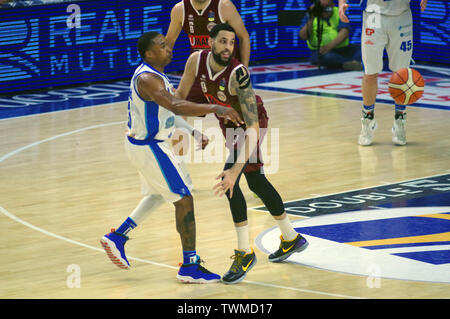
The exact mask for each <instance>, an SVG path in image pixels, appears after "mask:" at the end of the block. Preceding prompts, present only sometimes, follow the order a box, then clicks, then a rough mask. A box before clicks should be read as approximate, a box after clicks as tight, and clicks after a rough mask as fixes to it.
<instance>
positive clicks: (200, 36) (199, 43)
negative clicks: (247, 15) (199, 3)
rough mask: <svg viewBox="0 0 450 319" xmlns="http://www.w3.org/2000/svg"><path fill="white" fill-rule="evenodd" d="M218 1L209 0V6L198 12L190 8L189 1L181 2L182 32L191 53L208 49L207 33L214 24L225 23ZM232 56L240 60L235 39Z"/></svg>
mask: <svg viewBox="0 0 450 319" xmlns="http://www.w3.org/2000/svg"><path fill="white" fill-rule="evenodd" d="M220 1H221V0H211V2H210V3H209V5H208V6H207V7H206V8H204V9H203V10H202V11H201V12H199V11H198V10H196V9H195V8H194V7H193V6H192V4H191V0H183V8H184V18H183V31H184V32H185V33H186V34H187V36H188V38H189V45H190V46H191V53H193V52H195V51H199V50H203V49H210V47H209V44H208V39H209V31H211V29H212V28H214V26H215V25H216V24H220V23H225V21H223V20H222V17H221V15H220V11H219V4H220ZM233 55H234V56H235V57H236V58H237V59H239V58H240V52H239V46H238V39H237V38H236V42H235V44H234V50H233Z"/></svg>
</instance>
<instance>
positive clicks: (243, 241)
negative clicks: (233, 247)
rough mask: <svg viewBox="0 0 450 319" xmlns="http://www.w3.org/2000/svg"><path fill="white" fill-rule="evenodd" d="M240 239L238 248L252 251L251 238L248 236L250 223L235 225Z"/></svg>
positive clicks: (248, 251)
mask: <svg viewBox="0 0 450 319" xmlns="http://www.w3.org/2000/svg"><path fill="white" fill-rule="evenodd" d="M235 228H236V234H237V239H238V250H240V251H245V253H246V254H247V253H251V252H252V249H251V248H250V240H249V236H248V225H245V226H240V227H235Z"/></svg>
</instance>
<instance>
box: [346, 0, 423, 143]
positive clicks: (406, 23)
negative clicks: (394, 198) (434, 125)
mask: <svg viewBox="0 0 450 319" xmlns="http://www.w3.org/2000/svg"><path fill="white" fill-rule="evenodd" d="M360 5H361V7H362V8H363V10H364V11H363V26H362V33H361V55H362V60H363V64H364V76H363V81H362V97H363V110H362V118H361V133H360V135H359V138H358V144H359V145H370V144H372V140H373V135H374V132H375V129H376V128H377V121H376V119H375V118H374V116H375V115H374V111H375V102H376V96H377V92H378V73H380V72H381V71H382V70H383V53H384V49H386V51H387V54H388V58H389V69H391V71H397V70H399V69H401V68H407V67H409V65H410V63H411V60H412V52H413V20H412V14H411V8H410V0H361V1H360ZM426 5H427V0H420V6H421V8H422V11H424V10H425V7H426ZM347 9H348V4H347V0H339V18H340V19H341V20H342V21H343V22H346V23H348V22H349V20H348V18H347V16H346V15H345V11H346V10H347ZM392 142H393V143H394V144H397V145H405V144H406V106H405V105H398V104H395V116H394V123H393V125H392Z"/></svg>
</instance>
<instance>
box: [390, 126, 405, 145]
mask: <svg viewBox="0 0 450 319" xmlns="http://www.w3.org/2000/svg"><path fill="white" fill-rule="evenodd" d="M392 134H393V136H392V143H394V144H395V145H401V146H403V145H406V141H402V140H400V139H398V138H397V136H395V130H394V128H392Z"/></svg>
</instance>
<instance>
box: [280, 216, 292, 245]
mask: <svg viewBox="0 0 450 319" xmlns="http://www.w3.org/2000/svg"><path fill="white" fill-rule="evenodd" d="M276 221H277V222H278V226H279V227H280V231H281V234H282V235H283V239H284V240H287V241H290V240H293V239H294V238H295V237H297V232H296V231H295V229H294V227H292V225H291V222H290V220H289V217H288V216H287V215H286V217H285V218H284V219H277V220H276Z"/></svg>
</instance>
